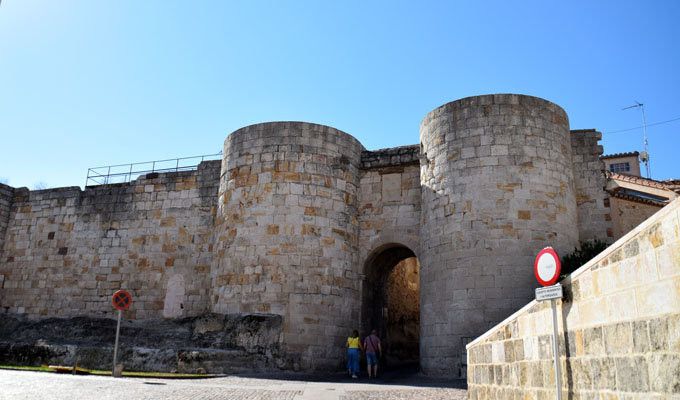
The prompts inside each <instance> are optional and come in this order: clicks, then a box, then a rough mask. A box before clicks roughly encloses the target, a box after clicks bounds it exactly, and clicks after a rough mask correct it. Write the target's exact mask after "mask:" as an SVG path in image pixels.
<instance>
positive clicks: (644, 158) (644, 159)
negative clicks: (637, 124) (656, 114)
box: [622, 100, 652, 179]
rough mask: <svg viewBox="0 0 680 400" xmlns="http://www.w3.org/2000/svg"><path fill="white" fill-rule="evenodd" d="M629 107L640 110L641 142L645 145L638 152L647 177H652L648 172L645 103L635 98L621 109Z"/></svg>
mask: <svg viewBox="0 0 680 400" xmlns="http://www.w3.org/2000/svg"><path fill="white" fill-rule="evenodd" d="M630 108H639V109H640V110H641V111H642V143H643V144H644V146H645V150H644V151H643V152H641V153H640V160H642V162H643V163H645V169H646V170H647V178H648V179H652V173H651V172H650V168H649V149H648V147H649V141H648V140H647V117H645V105H644V104H642V103H640V102H639V101H637V100H636V101H635V104H633V105H632V106H628V107H625V108H622V110H628V109H630Z"/></svg>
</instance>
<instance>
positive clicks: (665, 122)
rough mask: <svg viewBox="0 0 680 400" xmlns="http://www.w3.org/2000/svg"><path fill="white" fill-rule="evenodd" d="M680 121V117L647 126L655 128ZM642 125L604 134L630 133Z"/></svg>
mask: <svg viewBox="0 0 680 400" xmlns="http://www.w3.org/2000/svg"><path fill="white" fill-rule="evenodd" d="M678 120H680V117H677V118H673V119H669V120H666V121H659V122H654V123H651V124H647V126H655V125H661V124H667V123H669V122H674V121H678ZM641 128H642V125H640V126H636V127H635V128H627V129H619V130H618V131H604V133H621V132H629V131H634V130H636V129H641Z"/></svg>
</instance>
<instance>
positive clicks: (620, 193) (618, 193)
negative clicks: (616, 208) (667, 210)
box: [608, 189, 668, 207]
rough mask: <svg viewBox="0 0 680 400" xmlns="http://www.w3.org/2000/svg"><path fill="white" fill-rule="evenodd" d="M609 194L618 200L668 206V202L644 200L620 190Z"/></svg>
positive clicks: (611, 191) (610, 191)
mask: <svg viewBox="0 0 680 400" xmlns="http://www.w3.org/2000/svg"><path fill="white" fill-rule="evenodd" d="M608 192H609V195H610V196H612V197H616V198H617V199H623V200H628V201H634V202H636V203H642V204H648V205H650V206H657V207H663V206H665V205H666V204H668V202H664V201H656V200H652V199H648V198H644V197H638V196H634V195H631V194H629V193H625V192H623V191H621V190H619V189H614V190H608Z"/></svg>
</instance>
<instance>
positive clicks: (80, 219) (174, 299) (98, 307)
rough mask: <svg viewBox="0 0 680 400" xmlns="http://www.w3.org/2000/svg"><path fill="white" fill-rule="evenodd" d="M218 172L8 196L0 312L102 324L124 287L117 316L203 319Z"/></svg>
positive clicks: (213, 166) (209, 168) (207, 168)
mask: <svg viewBox="0 0 680 400" xmlns="http://www.w3.org/2000/svg"><path fill="white" fill-rule="evenodd" d="M218 174H219V161H217V162H205V163H202V164H201V165H200V166H199V168H198V170H197V171H188V172H179V173H168V174H149V175H147V176H146V177H140V178H139V179H137V180H136V181H133V182H132V183H129V184H117V185H102V186H95V187H90V188H87V189H86V190H85V191H81V190H80V189H79V188H78V187H70V188H59V189H48V190H39V191H28V190H27V189H16V190H15V192H14V198H13V205H12V208H11V213H10V224H9V227H8V228H7V235H6V243H5V250H6V251H5V252H4V254H3V260H2V261H3V262H1V263H0V275H3V276H4V286H3V289H2V296H0V308H1V309H3V310H4V311H5V312H9V313H15V314H23V315H26V316H29V317H45V316H50V317H56V316H60V317H66V316H77V315H89V316H112V314H113V310H112V307H111V303H110V302H111V294H112V293H113V292H114V291H115V290H117V289H120V288H125V289H127V290H129V291H131V293H132V295H133V296H134V307H132V308H131V310H130V311H128V312H126V318H132V319H148V318H160V317H163V316H165V317H181V316H192V315H199V314H201V313H204V312H206V311H209V310H210V302H209V290H210V264H211V260H212V245H213V238H212V232H213V215H214V212H215V205H216V199H217V183H218ZM169 281H173V282H174V286H173V287H174V288H175V289H174V292H173V289H171V290H168V282H169Z"/></svg>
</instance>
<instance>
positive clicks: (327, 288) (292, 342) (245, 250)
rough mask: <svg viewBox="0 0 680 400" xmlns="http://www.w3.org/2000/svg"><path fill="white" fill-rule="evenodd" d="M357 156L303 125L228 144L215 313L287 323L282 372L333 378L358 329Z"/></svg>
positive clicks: (320, 129) (264, 129)
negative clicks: (324, 372) (326, 373)
mask: <svg viewBox="0 0 680 400" xmlns="http://www.w3.org/2000/svg"><path fill="white" fill-rule="evenodd" d="M362 150H363V146H362V145H361V144H360V143H359V142H358V141H357V140H356V139H355V138H353V137H352V136H350V135H348V134H346V133H344V132H341V131H339V130H337V129H334V128H331V127H328V126H323V125H316V124H310V123H303V122H272V123H262V124H257V125H251V126H247V127H245V128H242V129H239V130H237V131H236V132H234V133H232V134H231V135H229V136H228V137H227V139H226V140H225V143H224V158H223V161H222V176H221V180H220V188H219V203H218V204H219V206H218V212H217V218H216V221H217V222H216V236H215V261H214V264H213V268H212V279H213V290H214V296H213V310H214V311H215V312H218V313H273V314H279V315H281V316H282V317H283V344H284V347H285V348H284V351H285V353H286V355H287V356H288V357H289V358H292V359H293V360H294V361H293V363H294V364H297V365H289V366H287V368H294V369H297V368H301V369H304V370H319V369H327V368H337V367H338V366H339V365H340V363H341V361H342V359H343V358H344V353H343V350H344V341H345V340H346V338H347V336H348V334H349V333H350V332H351V330H352V329H356V328H358V323H359V309H360V307H359V301H360V295H359V278H358V276H357V273H356V271H355V270H354V268H355V266H356V265H357V254H358V251H357V245H358V243H357V240H358V223H357V220H356V215H357V188H358V186H359V167H360V162H361V151H362Z"/></svg>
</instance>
